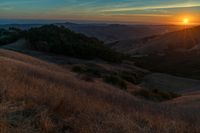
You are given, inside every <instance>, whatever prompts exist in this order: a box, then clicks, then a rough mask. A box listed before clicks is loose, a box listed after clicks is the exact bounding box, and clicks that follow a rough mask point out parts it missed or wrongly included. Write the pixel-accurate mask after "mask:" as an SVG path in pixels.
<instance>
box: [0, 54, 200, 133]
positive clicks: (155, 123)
mask: <svg viewBox="0 0 200 133" xmlns="http://www.w3.org/2000/svg"><path fill="white" fill-rule="evenodd" d="M198 116H200V112H199V108H194V109H192V108H191V109H188V108H185V107H176V106H174V105H173V104H172V105H171V104H168V103H163V104H162V103H151V102H148V101H144V100H140V99H137V98H135V97H134V96H132V95H131V94H129V93H127V92H125V91H122V90H120V89H118V88H115V87H113V86H111V85H108V84H106V83H104V82H102V81H101V80H99V79H96V80H95V81H94V82H86V81H84V80H80V79H79V78H77V76H76V74H75V73H73V72H70V70H67V69H64V68H61V67H60V66H58V65H55V64H51V63H48V62H44V61H41V60H38V59H35V58H33V57H30V56H26V55H23V54H19V53H16V52H11V51H8V50H0V131H1V133H27V132H28V133H32V132H33V133H38V132H41V133H65V132H74V133H123V132H124V133H135V132H136V133H146V132H147V133H180V132H185V133H187V132H188V133H198V132H200V129H199V124H200V118H199V117H198Z"/></svg>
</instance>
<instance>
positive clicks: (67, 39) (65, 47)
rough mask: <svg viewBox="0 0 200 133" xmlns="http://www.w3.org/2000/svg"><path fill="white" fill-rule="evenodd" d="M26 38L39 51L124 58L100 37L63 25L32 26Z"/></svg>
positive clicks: (109, 59) (120, 59)
mask: <svg viewBox="0 0 200 133" xmlns="http://www.w3.org/2000/svg"><path fill="white" fill-rule="evenodd" d="M26 38H27V40H28V41H29V42H30V46H31V48H33V49H35V50H39V51H45V52H52V53H56V54H63V55H67V56H73V57H77V58H83V59H103V60H106V61H111V62H121V61H122V59H123V55H122V54H119V53H117V52H115V51H113V50H111V49H109V48H108V47H106V46H105V45H104V44H103V42H101V41H99V40H98V39H96V38H92V37H87V36H85V35H83V34H79V33H74V32H73V31H71V30H69V29H67V28H65V27H63V26H61V27H59V26H55V25H45V26H42V27H39V28H31V29H30V30H28V31H27V32H26Z"/></svg>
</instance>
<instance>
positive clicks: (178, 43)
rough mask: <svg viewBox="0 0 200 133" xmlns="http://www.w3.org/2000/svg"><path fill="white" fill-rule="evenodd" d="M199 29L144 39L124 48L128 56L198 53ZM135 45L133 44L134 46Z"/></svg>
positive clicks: (199, 42) (194, 28)
mask: <svg viewBox="0 0 200 133" xmlns="http://www.w3.org/2000/svg"><path fill="white" fill-rule="evenodd" d="M199 36H200V27H199V26H198V27H193V28H188V29H184V30H180V31H175V32H170V33H166V34H164V35H158V36H153V37H152V38H144V39H142V40H138V41H137V42H133V44H132V45H131V46H129V47H126V46H125V47H126V49H127V50H128V53H130V54H158V53H166V52H173V51H175V52H190V51H199V44H200V39H199ZM134 43H135V44H134Z"/></svg>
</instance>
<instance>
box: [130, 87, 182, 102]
mask: <svg viewBox="0 0 200 133" xmlns="http://www.w3.org/2000/svg"><path fill="white" fill-rule="evenodd" d="M134 95H135V96H138V97H142V98H145V99H147V100H152V101H158V102H162V101H166V100H170V99H174V98H177V97H179V96H181V95H180V94H177V93H174V92H167V91H161V90H158V89H149V90H147V89H142V90H139V91H136V92H134Z"/></svg>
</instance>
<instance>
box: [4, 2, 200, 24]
mask: <svg viewBox="0 0 200 133" xmlns="http://www.w3.org/2000/svg"><path fill="white" fill-rule="evenodd" d="M184 18H188V19H189V20H190V22H191V24H193V23H194V24H198V23H200V0H0V19H48V20H51V19H53V20H85V21H104V22H125V23H152V24H180V23H181V22H182V20H183V19H184Z"/></svg>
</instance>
